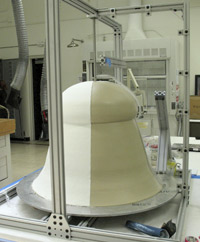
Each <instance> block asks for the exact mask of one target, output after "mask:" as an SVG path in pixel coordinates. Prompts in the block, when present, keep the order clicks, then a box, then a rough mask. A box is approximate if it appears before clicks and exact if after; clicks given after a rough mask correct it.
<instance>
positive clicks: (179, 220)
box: [175, 197, 187, 241]
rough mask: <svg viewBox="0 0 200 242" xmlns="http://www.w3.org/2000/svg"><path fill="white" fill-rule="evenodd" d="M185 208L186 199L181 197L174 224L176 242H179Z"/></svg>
mask: <svg viewBox="0 0 200 242" xmlns="http://www.w3.org/2000/svg"><path fill="white" fill-rule="evenodd" d="M186 207H187V199H184V198H183V197H182V200H181V203H180V207H179V211H178V217H177V222H176V227H177V231H176V236H175V239H176V240H178V241H181V235H182V231H183V224H184V220H185V214H186Z"/></svg>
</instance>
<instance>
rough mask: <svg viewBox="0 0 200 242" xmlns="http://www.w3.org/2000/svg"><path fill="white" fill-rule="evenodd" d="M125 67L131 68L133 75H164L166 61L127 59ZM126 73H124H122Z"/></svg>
mask: <svg viewBox="0 0 200 242" xmlns="http://www.w3.org/2000/svg"><path fill="white" fill-rule="evenodd" d="M127 68H131V69H132V71H133V74H134V75H135V76H158V75H166V61H165V60H159V61H152V60H151V61H148V60H147V61H127ZM123 74H124V75H126V74H125V73H123Z"/></svg>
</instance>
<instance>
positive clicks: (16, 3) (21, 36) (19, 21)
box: [10, 0, 29, 91]
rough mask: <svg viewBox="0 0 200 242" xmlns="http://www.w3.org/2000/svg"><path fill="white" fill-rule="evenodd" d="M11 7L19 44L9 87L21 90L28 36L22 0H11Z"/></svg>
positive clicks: (25, 64) (24, 72) (25, 65)
mask: <svg viewBox="0 0 200 242" xmlns="http://www.w3.org/2000/svg"><path fill="white" fill-rule="evenodd" d="M12 7H13V13H14V19H15V25H16V32H17V40H18V46H19V60H18V64H17V69H16V72H15V76H14V79H13V81H12V83H11V84H10V86H11V88H13V89H16V90H18V91H20V90H21V87H22V84H23V82H24V79H25V76H26V71H27V67H28V56H29V51H28V37H27V31H26V24H25V18H24V10H23V4H22V0H12Z"/></svg>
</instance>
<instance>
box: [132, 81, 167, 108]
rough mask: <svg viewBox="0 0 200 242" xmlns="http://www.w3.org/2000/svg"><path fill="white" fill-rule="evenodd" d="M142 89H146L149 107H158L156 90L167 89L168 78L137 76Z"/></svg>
mask: <svg viewBox="0 0 200 242" xmlns="http://www.w3.org/2000/svg"><path fill="white" fill-rule="evenodd" d="M136 80H137V82H138V85H139V88H140V90H144V91H145V94H146V99H147V107H148V108H152V107H156V103H155V98H154V92H155V91H166V79H165V78H147V79H138V78H136Z"/></svg>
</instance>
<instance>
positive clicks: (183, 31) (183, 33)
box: [178, 29, 189, 35]
mask: <svg viewBox="0 0 200 242" xmlns="http://www.w3.org/2000/svg"><path fill="white" fill-rule="evenodd" d="M178 35H189V29H182V30H179V31H178Z"/></svg>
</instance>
